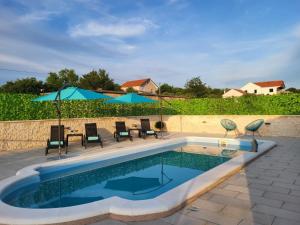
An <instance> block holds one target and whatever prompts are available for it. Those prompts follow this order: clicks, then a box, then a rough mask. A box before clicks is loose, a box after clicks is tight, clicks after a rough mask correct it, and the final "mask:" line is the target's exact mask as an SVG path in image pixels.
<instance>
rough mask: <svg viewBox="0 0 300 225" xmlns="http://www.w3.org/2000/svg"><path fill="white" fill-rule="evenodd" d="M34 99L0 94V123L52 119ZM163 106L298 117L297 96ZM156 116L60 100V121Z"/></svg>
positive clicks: (49, 107)
mask: <svg viewBox="0 0 300 225" xmlns="http://www.w3.org/2000/svg"><path fill="white" fill-rule="evenodd" d="M35 97H37V96H35V95H28V94H5V93H0V113H1V114H0V120H1V121H4V120H34V119H51V118H56V112H55V107H54V105H53V103H51V102H32V101H31V100H32V99H33V98H35ZM169 102H170V104H168V103H164V104H163V105H164V107H163V114H165V115H176V114H185V115H225V114H226V115H230V114H235V115H259V114H260V115H300V94H285V95H274V96H245V97H240V98H230V99H221V98H199V99H189V100H171V101H169ZM158 113H159V104H143V105H115V104H104V103H103V101H100V100H97V101H64V102H62V116H63V117H64V118H80V117H87V118H92V117H102V116H138V115H155V114H158Z"/></svg>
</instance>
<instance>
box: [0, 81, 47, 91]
mask: <svg viewBox="0 0 300 225" xmlns="http://www.w3.org/2000/svg"><path fill="white" fill-rule="evenodd" d="M43 88H44V85H43V82H42V81H38V80H37V79H36V78H34V77H28V78H23V79H18V80H16V81H8V82H6V84H4V85H2V86H1V87H0V92H6V93H30V94H39V93H40V92H41V90H42V89H43Z"/></svg>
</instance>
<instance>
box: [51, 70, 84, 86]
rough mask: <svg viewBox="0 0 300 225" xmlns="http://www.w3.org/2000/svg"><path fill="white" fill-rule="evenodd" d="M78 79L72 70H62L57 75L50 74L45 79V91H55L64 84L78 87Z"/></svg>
mask: <svg viewBox="0 0 300 225" xmlns="http://www.w3.org/2000/svg"><path fill="white" fill-rule="evenodd" d="M78 80H79V77H78V75H77V74H76V73H75V71H74V70H73V69H62V70H60V71H59V72H58V73H54V72H50V73H49V75H48V77H47V78H46V88H47V91H57V90H58V89H59V88H61V87H62V86H63V85H64V84H69V85H70V86H78Z"/></svg>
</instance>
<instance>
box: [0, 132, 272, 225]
mask: <svg viewBox="0 0 300 225" xmlns="http://www.w3.org/2000/svg"><path fill="white" fill-rule="evenodd" d="M220 139H222V140H225V141H227V142H230V143H235V144H238V143H240V142H241V141H244V140H245V139H223V138H208V137H193V136H191V137H182V138H174V139H168V140H163V141H161V142H158V143H151V144H142V145H138V146H135V147H126V148H122V149H118V150H113V151H109V152H102V153H96V154H91V155H86V156H78V157H73V158H68V159H63V160H57V161H52V162H46V163H41V164H35V165H32V166H28V167H25V168H23V169H21V170H19V171H18V172H17V174H16V175H15V176H13V177H9V178H7V179H5V180H2V181H0V194H1V193H3V191H5V189H6V188H8V187H9V186H11V185H13V184H14V183H16V182H18V181H19V180H20V179H23V178H28V177H32V178H33V179H37V177H38V174H39V173H38V172H37V171H36V170H37V169H38V168H41V167H49V168H50V167H54V166H58V165H68V164H73V163H78V162H82V161H84V162H93V161H97V160H104V159H113V158H116V157H119V156H120V155H124V156H126V155H128V154H132V153H135V152H137V153H142V152H147V151H149V150H151V149H153V148H160V147H164V146H166V145H170V144H178V143H182V142H186V141H188V142H194V141H195V142H201V141H205V142H209V143H216V142H217V143H218V142H219V140H220ZM260 141H263V144H261V145H259V148H258V152H257V153H253V152H245V153H244V154H242V155H239V156H237V157H235V158H233V159H231V160H229V161H227V162H225V163H223V164H221V165H219V166H217V167H215V168H213V169H211V170H209V171H207V172H205V173H203V174H201V175H199V176H197V177H195V178H193V179H191V180H188V181H187V182H185V183H183V184H181V185H179V186H177V187H175V188H173V189H171V190H170V191H168V192H165V193H163V194H161V195H159V196H157V197H156V198H153V199H147V200H136V201H135V200H127V199H123V198H120V197H111V198H107V199H104V200H101V201H96V202H92V203H88V204H83V205H77V206H72V207H65V208H50V209H28V208H18V207H13V206H10V205H8V204H6V203H4V202H3V201H0V224H20V225H25V224H55V223H64V222H70V221H76V220H83V219H88V218H92V217H98V216H101V215H109V214H110V215H114V216H115V217H120V218H122V217H124V218H126V217H127V218H128V219H129V218H134V217H143V216H145V217H147V216H149V215H159V214H165V213H167V212H170V211H172V210H174V209H175V208H177V207H179V206H180V205H182V204H184V202H186V201H188V200H189V199H192V198H193V197H195V196H197V195H199V193H203V192H205V191H207V190H208V189H209V188H211V187H212V186H214V185H215V184H217V183H219V182H220V180H222V179H224V178H225V177H227V176H228V175H230V174H232V173H233V172H235V171H238V170H239V169H241V168H242V167H243V166H244V165H245V164H247V163H248V162H250V161H251V160H253V159H255V158H257V157H258V156H260V155H261V154H264V153H265V152H266V151H268V150H269V149H271V148H273V147H274V146H275V145H276V143H275V142H273V141H268V140H260ZM141 148H142V149H141ZM16 215H17V216H16Z"/></svg>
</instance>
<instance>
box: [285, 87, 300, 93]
mask: <svg viewBox="0 0 300 225" xmlns="http://www.w3.org/2000/svg"><path fill="white" fill-rule="evenodd" d="M286 91H288V92H292V93H300V89H297V88H294V87H290V88H288V89H286Z"/></svg>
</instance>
